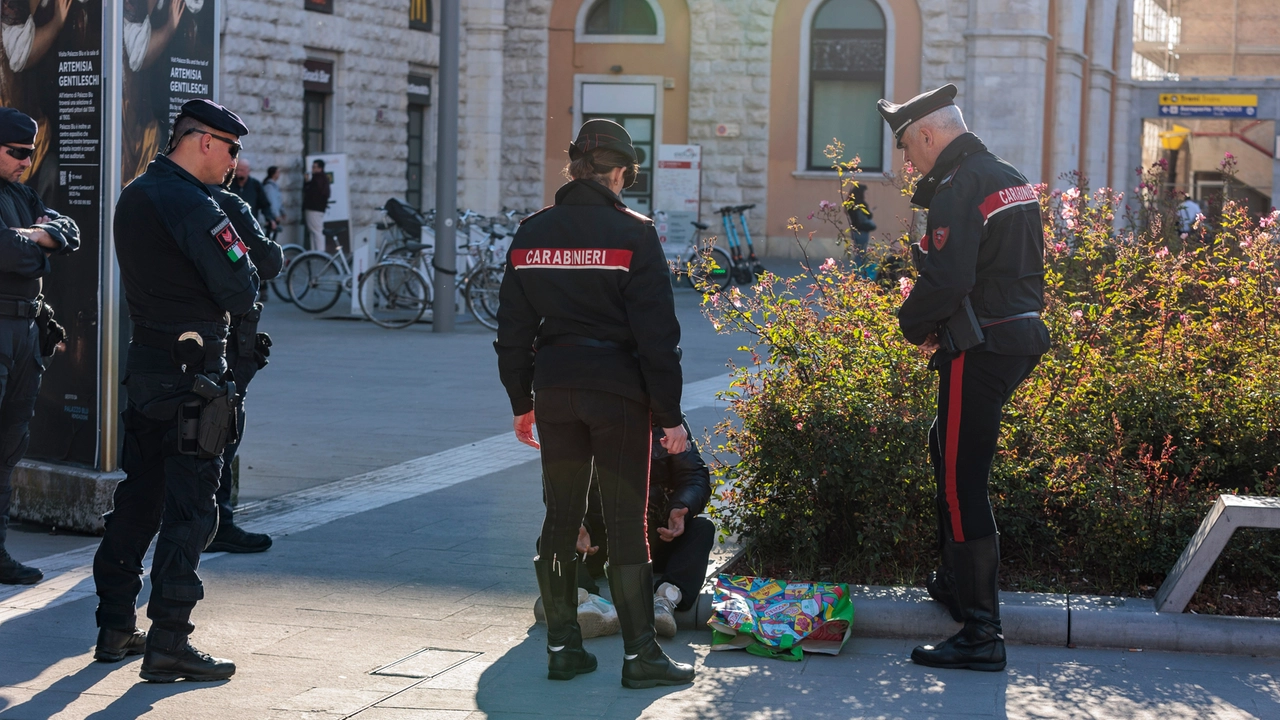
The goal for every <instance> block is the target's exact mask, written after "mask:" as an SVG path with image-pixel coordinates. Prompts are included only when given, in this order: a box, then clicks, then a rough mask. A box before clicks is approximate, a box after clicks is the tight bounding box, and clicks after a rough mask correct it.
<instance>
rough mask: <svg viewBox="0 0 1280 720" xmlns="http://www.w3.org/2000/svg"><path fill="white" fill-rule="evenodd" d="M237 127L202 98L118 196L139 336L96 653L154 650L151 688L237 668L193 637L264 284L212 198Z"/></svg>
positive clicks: (103, 549)
mask: <svg viewBox="0 0 1280 720" xmlns="http://www.w3.org/2000/svg"><path fill="white" fill-rule="evenodd" d="M247 133H248V129H247V128H246V127H245V126H244V123H242V122H241V121H240V118H239V117H237V116H236V115H235V113H232V112H231V111H229V110H227V109H226V108H224V107H222V106H220V105H217V104H215V103H212V102H209V101H208V100H192V101H190V102H188V103H186V104H185V105H183V106H182V111H181V112H180V113H179V115H178V117H177V119H175V120H174V124H173V131H172V134H171V136H170V138H169V145H168V148H167V150H166V152H165V153H164V154H162V155H158V156H157V157H156V159H155V160H153V161H152V162H151V164H150V165H149V166H148V168H147V171H146V172H145V173H143V174H142V175H141V176H139V177H138V178H137V179H136V180H134V181H133V182H132V183H130V184H129V185H128V186H127V187H126V188H125V189H124V190H123V191H121V193H120V200H119V202H118V203H117V204H116V213H115V227H114V236H115V247H116V257H117V260H118V261H119V263H120V277H121V281H122V284H123V286H124V294H125V300H126V301H127V302H128V305H129V316H130V318H131V319H132V320H133V337H132V340H131V341H130V343H129V355H128V361H127V364H126V374H125V380H124V384H125V388H126V390H127V392H128V396H129V397H128V407H127V408H126V409H125V411H124V414H123V424H124V452H123V454H122V456H121V460H120V464H121V467H122V468H123V469H124V471H125V473H126V476H127V477H126V478H125V480H124V481H122V482H121V483H120V484H119V485H118V486H117V487H116V492H115V506H114V508H113V510H112V511H111V513H109V514H108V515H107V517H106V534H105V535H103V538H102V544H101V546H100V547H99V548H98V553H97V555H96V556H95V557H94V561H93V576H94V582H95V584H96V585H97V590H98V610H97V621H98V627H99V632H98V646H97V650H96V652H95V653H94V657H95V658H97V659H98V660H101V661H104V662H114V661H117V660H121V659H123V658H124V657H125V656H127V655H136V654H138V653H142V652H144V651H145V654H144V657H143V660H142V671H141V673H140V674H141V676H142V678H143V679H145V680H149V681H152V682H173V681H175V680H179V679H187V680H204V681H207V680H225V679H226V678H229V677H231V676H232V675H233V674H234V673H235V669H236V667H235V664H234V663H232V662H231V661H229V660H222V659H218V658H213V657H210V656H209V655H207V654H205V653H203V652H201V651H199V650H197V649H196V648H195V647H193V646H192V645H191V643H190V642H189V641H188V637H189V636H190V634H191V632H192V631H193V630H194V629H195V626H194V625H192V624H191V611H192V609H193V608H194V607H195V605H196V602H197V601H199V600H201V599H202V598H203V597H204V587H203V585H202V584H201V582H200V577H199V575H197V574H196V570H197V568H198V567H199V565H200V553H201V551H203V550H204V548H205V547H206V546H207V545H208V544H209V541H210V540H211V539H212V538H213V536H214V533H215V531H216V530H217V525H218V510H217V506H216V505H215V502H214V493H215V492H216V491H217V489H218V481H219V476H220V475H221V473H222V453H223V451H224V450H225V447H226V444H227V442H228V441H229V440H232V439H234V433H235V415H236V405H237V403H236V400H235V397H236V395H237V392H238V391H237V390H236V388H235V383H234V381H233V380H231V379H230V378H229V374H228V373H227V372H226V370H227V365H226V358H225V355H226V340H227V329H228V325H229V324H230V321H231V317H232V316H236V315H243V314H245V313H247V312H249V311H250V310H252V309H253V304H254V300H255V299H256V298H257V294H258V278H257V276H256V274H255V272H254V268H253V265H252V263H251V262H250V261H249V258H248V249H247V248H246V247H245V244H244V241H243V240H241V238H240V236H239V234H238V233H237V232H236V230H235V227H234V226H233V225H232V223H231V221H230V220H229V219H228V218H227V216H226V214H225V213H224V212H223V211H222V210H221V209H220V208H219V206H218V203H217V202H216V201H215V200H214V198H213V194H212V192H211V191H210V190H209V187H208V184H209V183H218V182H221V181H222V179H223V178H224V177H225V176H226V175H227V173H228V172H229V171H231V170H232V169H233V168H234V167H235V162H236V157H237V156H238V155H239V153H240V140H239V139H240V138H241V137H243V136H244V135H245V134H247ZM157 533H159V537H158V539H156V548H155V559H154V562H153V564H152V568H151V599H150V601H149V602H148V604H147V616H148V617H150V618H151V630H150V632H149V633H144V632H142V631H141V630H138V629H137V616H136V613H135V608H136V606H137V597H138V592H139V591H140V590H141V588H142V569H143V568H142V560H143V556H144V555H145V554H146V551H147V546H148V545H150V543H151V540H152V539H153V538H156V536H157Z"/></svg>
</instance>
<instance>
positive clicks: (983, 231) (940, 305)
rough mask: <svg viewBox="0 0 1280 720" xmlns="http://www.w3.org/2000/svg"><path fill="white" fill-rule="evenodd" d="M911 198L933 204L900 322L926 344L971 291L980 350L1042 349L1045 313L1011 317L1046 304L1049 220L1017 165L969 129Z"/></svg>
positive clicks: (905, 332) (1039, 351) (1045, 341)
mask: <svg viewBox="0 0 1280 720" xmlns="http://www.w3.org/2000/svg"><path fill="white" fill-rule="evenodd" d="M911 202H912V203H914V204H916V205H920V206H922V207H927V208H928V209H929V223H928V227H927V231H926V232H925V235H924V237H923V238H921V239H920V245H919V248H920V251H921V252H920V253H919V255H918V256H917V257H918V258H919V262H918V268H917V269H918V270H919V274H918V277H917V278H916V283H915V287H914V288H913V289H912V290H911V295H910V296H909V297H908V298H907V299H906V301H905V302H903V303H902V307H901V308H900V309H899V310H898V324H899V325H900V326H901V328H902V334H903V335H904V336H905V337H906V339H907V340H908V341H910V342H912V343H914V344H916V345H919V344H920V343H922V342H924V341H925V339H926V338H927V337H928V336H929V334H930V333H933V332H936V331H937V329H938V326H939V324H941V323H944V322H945V321H946V320H947V318H949V317H951V315H952V314H953V313H955V312H956V311H957V310H958V309H959V308H960V303H961V301H962V300H963V299H964V298H965V296H966V295H967V296H968V297H969V301H970V303H971V304H972V305H973V311H974V313H975V314H977V316H978V321H979V323H981V324H982V325H983V333H984V334H985V336H986V342H984V343H983V344H981V345H978V346H977V347H975V348H973V350H976V351H981V350H985V351H987V352H993V353H998V354H1001V355H1041V354H1043V353H1044V352H1045V351H1047V350H1048V349H1049V331H1048V329H1047V328H1046V327H1045V325H1044V322H1043V321H1042V320H1040V318H1038V317H1037V318H1024V319H1020V320H1011V321H1004V322H1002V321H1001V320H1002V319H1003V318H1008V317H1011V316H1014V315H1019V314H1022V313H1026V312H1032V311H1039V310H1042V309H1043V308H1044V226H1043V224H1042V223H1041V221H1040V202H1039V198H1038V195H1037V193H1036V191H1035V189H1034V188H1033V187H1032V186H1031V184H1030V183H1028V182H1027V179H1026V178H1025V177H1023V176H1022V173H1020V172H1018V171H1017V169H1015V168H1014V167H1013V166H1012V165H1010V164H1009V163H1007V162H1005V161H1003V160H1001V159H1000V158H998V157H996V156H995V155H993V154H991V152H990V151H989V150H987V147H986V146H985V145H983V144H982V141H981V140H979V139H978V138H977V136H975V135H973V134H972V133H965V134H963V135H961V136H960V137H958V138H956V139H955V140H953V141H952V142H951V144H950V145H947V147H946V148H945V149H943V151H942V154H941V155H939V156H938V160H937V162H936V163H935V164H934V167H933V169H932V170H931V171H930V172H929V174H928V175H927V176H925V177H924V178H922V179H921V180H920V182H919V184H917V186H916V192H915V195H913V196H912V198H911Z"/></svg>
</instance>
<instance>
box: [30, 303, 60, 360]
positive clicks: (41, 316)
mask: <svg viewBox="0 0 1280 720" xmlns="http://www.w3.org/2000/svg"><path fill="white" fill-rule="evenodd" d="M53 318H54V313H53V306H52V305H50V304H49V303H47V302H45V301H44V300H43V298H42V299H41V301H40V312H39V313H37V314H36V331H37V332H38V333H39V334H40V357H52V356H53V354H54V353H55V352H57V350H58V344H59V343H61V342H62V341H63V340H66V339H67V330H66V328H64V327H62V325H60V324H58V321H57V320H54V319H53Z"/></svg>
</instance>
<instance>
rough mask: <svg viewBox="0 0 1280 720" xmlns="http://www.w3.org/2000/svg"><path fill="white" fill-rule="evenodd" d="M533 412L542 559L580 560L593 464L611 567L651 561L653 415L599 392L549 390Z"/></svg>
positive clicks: (539, 396) (537, 397) (543, 392)
mask: <svg viewBox="0 0 1280 720" xmlns="http://www.w3.org/2000/svg"><path fill="white" fill-rule="evenodd" d="M534 410H535V412H536V418H537V424H538V439H539V441H540V442H541V443H542V484H543V493H544V495H545V498H546V503H547V514H546V519H545V520H543V523H542V537H541V539H540V542H539V546H538V547H539V554H540V556H541V557H542V558H543V559H548V558H550V559H552V560H560V561H565V562H567V561H569V560H572V558H573V557H574V555H575V554H576V552H577V550H576V549H575V545H576V543H577V540H578V528H579V527H580V526H581V525H582V519H583V516H584V515H585V514H586V511H587V490H588V488H589V487H590V485H591V468H592V466H593V464H594V467H595V470H596V478H597V480H598V481H599V483H600V498H601V501H602V510H603V511H604V521H605V526H606V528H608V533H609V561H610V562H611V563H613V564H615V565H641V564H644V563H647V562H649V543H648V539H647V537H646V532H645V508H646V502H647V498H648V495H649V454H650V453H649V447H650V437H651V435H650V432H651V431H650V428H649V408H647V407H645V406H644V405H643V404H641V403H639V402H636V401H635V400H630V399H628V398H624V397H622V396H621V395H615V394H613V393H609V392H604V391H602V390H581V389H576V388H546V389H542V390H539V391H537V393H536V395H535V396H534Z"/></svg>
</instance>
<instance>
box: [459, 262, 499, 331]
mask: <svg viewBox="0 0 1280 720" xmlns="http://www.w3.org/2000/svg"><path fill="white" fill-rule="evenodd" d="M500 287H502V268H496V267H486V268H481V269H479V270H477V271H476V272H474V273H472V274H471V277H469V278H467V287H466V289H465V290H464V293H465V296H466V299H467V310H469V311H470V312H471V315H472V316H473V317H474V318H475V319H476V321H477V322H479V323H480V324H481V325H483V326H485V327H487V328H489V329H490V330H497V329H498V289H499V288H500Z"/></svg>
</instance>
